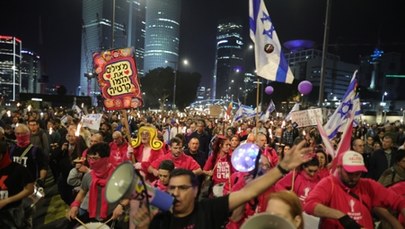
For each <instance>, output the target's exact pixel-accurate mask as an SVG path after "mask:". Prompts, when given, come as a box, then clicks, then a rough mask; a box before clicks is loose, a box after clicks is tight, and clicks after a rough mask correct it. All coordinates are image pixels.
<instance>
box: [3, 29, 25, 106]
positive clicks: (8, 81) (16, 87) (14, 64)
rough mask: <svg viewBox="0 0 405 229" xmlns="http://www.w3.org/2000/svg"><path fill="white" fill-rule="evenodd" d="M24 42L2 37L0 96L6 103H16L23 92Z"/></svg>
mask: <svg viewBox="0 0 405 229" xmlns="http://www.w3.org/2000/svg"><path fill="white" fill-rule="evenodd" d="M21 51H22V41H21V40H20V39H19V38H17V37H13V36H5V35H0V94H2V96H3V98H4V99H5V100H6V101H16V100H18V98H19V94H20V91H21V62H22V54H21Z"/></svg>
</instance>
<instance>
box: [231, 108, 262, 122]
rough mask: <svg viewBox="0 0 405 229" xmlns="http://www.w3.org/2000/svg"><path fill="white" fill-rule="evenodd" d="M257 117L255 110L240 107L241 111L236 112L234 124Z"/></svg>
mask: <svg viewBox="0 0 405 229" xmlns="http://www.w3.org/2000/svg"><path fill="white" fill-rule="evenodd" d="M255 116H256V112H255V110H254V109H253V108H251V107H249V106H246V105H240V106H239V109H238V110H237V111H236V113H235V116H234V117H233V122H237V121H239V120H241V119H243V118H253V117H255Z"/></svg>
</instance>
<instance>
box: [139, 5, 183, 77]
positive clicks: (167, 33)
mask: <svg viewBox="0 0 405 229" xmlns="http://www.w3.org/2000/svg"><path fill="white" fill-rule="evenodd" d="M180 13H181V1H180V0H148V1H147V2H146V27H145V56H144V71H145V73H148V72H149V71H150V70H153V69H155V68H159V67H171V68H173V69H174V70H176V71H177V70H178V67H179V63H178V61H179V43H180V37H179V36H180Z"/></svg>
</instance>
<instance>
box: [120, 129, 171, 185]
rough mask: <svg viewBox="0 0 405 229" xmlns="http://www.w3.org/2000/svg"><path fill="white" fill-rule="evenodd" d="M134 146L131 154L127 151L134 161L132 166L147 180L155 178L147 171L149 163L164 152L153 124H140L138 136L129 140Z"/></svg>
mask: <svg viewBox="0 0 405 229" xmlns="http://www.w3.org/2000/svg"><path fill="white" fill-rule="evenodd" d="M131 146H132V147H133V148H134V151H133V154H132V153H131V152H129V155H128V158H129V159H131V160H132V161H135V163H134V167H135V169H137V170H139V171H140V172H141V174H142V175H144V176H145V177H146V179H147V180H149V181H154V180H156V176H157V173H156V174H155V176H154V175H153V174H150V173H149V172H148V168H149V166H150V165H151V163H152V162H153V161H155V160H157V159H158V158H159V157H160V156H162V155H163V154H164V151H163V142H162V141H160V140H159V139H158V138H157V130H156V128H155V127H153V126H142V127H141V128H139V130H138V137H137V138H135V139H134V140H131Z"/></svg>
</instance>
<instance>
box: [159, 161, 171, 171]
mask: <svg viewBox="0 0 405 229" xmlns="http://www.w3.org/2000/svg"><path fill="white" fill-rule="evenodd" d="M159 169H163V170H167V171H169V172H171V171H172V170H173V169H174V163H173V161H171V160H163V161H162V162H160V164H159Z"/></svg>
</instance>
